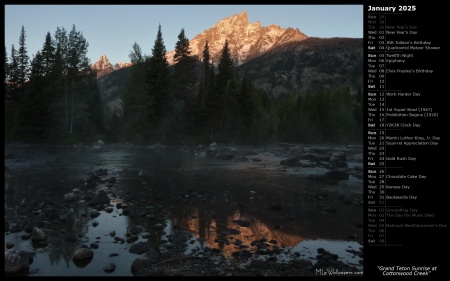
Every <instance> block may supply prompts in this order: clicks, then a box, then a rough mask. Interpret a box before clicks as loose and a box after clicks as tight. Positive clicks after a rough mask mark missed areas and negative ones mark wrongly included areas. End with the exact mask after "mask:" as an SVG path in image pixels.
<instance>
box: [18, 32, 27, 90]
mask: <svg viewBox="0 0 450 281" xmlns="http://www.w3.org/2000/svg"><path fill="white" fill-rule="evenodd" d="M25 38H26V34H25V27H24V26H23V25H22V30H21V32H20V38H19V51H18V52H17V58H18V65H19V71H20V72H19V73H20V80H19V84H20V85H23V84H24V83H25V81H26V80H27V79H28V76H29V73H30V65H29V61H30V58H29V57H28V52H27V46H26V44H25Z"/></svg>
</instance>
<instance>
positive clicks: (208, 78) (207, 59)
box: [197, 40, 214, 111]
mask: <svg viewBox="0 0 450 281" xmlns="http://www.w3.org/2000/svg"><path fill="white" fill-rule="evenodd" d="M200 79H201V80H200V86H199V94H198V101H197V103H198V104H199V106H200V109H201V110H202V111H203V110H204V109H205V106H206V101H207V97H208V93H209V92H210V91H211V90H212V86H213V84H214V66H213V65H212V63H211V56H210V54H209V45H208V40H206V42H205V47H204V48H203V59H202V75H201V78H200Z"/></svg>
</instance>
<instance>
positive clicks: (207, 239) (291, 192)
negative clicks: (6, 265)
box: [5, 148, 363, 276]
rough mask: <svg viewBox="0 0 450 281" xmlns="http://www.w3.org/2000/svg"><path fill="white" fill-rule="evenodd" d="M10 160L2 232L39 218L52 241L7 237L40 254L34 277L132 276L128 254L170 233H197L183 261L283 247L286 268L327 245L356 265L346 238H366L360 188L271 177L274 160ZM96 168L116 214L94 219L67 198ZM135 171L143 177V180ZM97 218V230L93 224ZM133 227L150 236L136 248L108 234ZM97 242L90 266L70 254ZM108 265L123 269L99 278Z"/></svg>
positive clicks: (165, 155) (146, 154) (37, 154)
mask: <svg viewBox="0 0 450 281" xmlns="http://www.w3.org/2000/svg"><path fill="white" fill-rule="evenodd" d="M14 153H15V154H16V155H17V157H16V158H15V159H8V160H5V165H6V166H7V167H8V169H6V170H5V217H8V218H11V219H8V221H7V222H5V227H6V226H8V227H7V228H8V229H9V228H10V227H11V225H12V224H18V223H19V221H20V222H26V223H30V222H31V220H36V221H35V222H36V223H41V224H42V226H43V227H44V228H45V231H46V233H47V235H48V237H49V239H48V241H47V244H46V245H45V246H43V247H36V246H35V245H33V244H32V243H31V241H30V240H22V239H21V235H22V234H23V233H24V232H23V231H22V232H18V233H5V241H14V243H15V248H19V249H22V250H29V251H34V252H35V253H36V257H35V261H34V263H33V264H32V268H30V271H31V270H34V271H35V272H36V273H35V275H42V276H45V275H48V276H51V275H96V276H99V275H108V276H111V275H116V276H129V275H131V272H130V268H131V263H132V261H133V260H134V258H136V257H137V256H136V255H134V254H131V253H129V251H128V250H129V248H130V247H131V245H133V244H135V243H138V242H140V241H147V240H149V241H151V242H152V243H161V240H166V241H165V242H166V243H165V244H166V245H170V244H171V242H170V241H171V239H172V237H171V235H172V233H173V231H172V230H173V229H174V228H180V229H185V230H187V231H188V232H189V233H190V235H191V236H192V237H191V238H189V239H188V241H187V242H188V243H187V248H186V251H185V253H186V254H192V253H195V252H199V249H204V248H205V247H209V248H211V249H218V250H221V253H222V254H223V255H225V256H227V257H230V258H232V256H233V253H234V252H237V251H241V250H243V249H245V250H247V251H251V252H253V253H254V252H257V251H258V250H260V251H273V250H279V255H278V259H279V260H280V261H282V260H286V259H290V258H292V253H294V252H298V253H299V254H300V255H301V256H302V257H305V258H310V259H314V258H315V256H316V255H317V251H316V250H317V248H320V247H322V248H325V249H326V250H328V251H330V252H332V253H336V254H338V255H339V256H340V257H342V258H343V259H345V260H346V261H348V262H351V263H353V264H355V265H357V264H358V262H357V261H358V259H359V257H355V256H354V255H353V256H351V255H350V254H348V252H345V250H346V249H349V248H351V249H358V248H359V244H358V243H356V242H355V241H348V239H346V237H347V236H348V235H349V234H356V235H358V236H359V237H362V229H361V228H359V227H356V226H355V225H357V224H358V223H360V222H361V221H362V215H363V214H362V207H361V205H358V204H355V202H356V201H357V200H359V198H360V197H361V195H362V181H361V182H350V183H348V182H346V183H345V184H344V185H337V186H328V185H324V184H321V183H317V182H310V181H307V180H306V179H305V178H304V177H300V176H299V175H298V174H300V172H299V173H297V174H296V173H295V171H292V172H291V173H288V174H286V173H284V174H283V173H280V172H279V171H278V170H277V169H278V168H274V169H272V170H270V171H269V172H268V171H267V169H268V168H267V167H278V163H279V161H278V160H277V159H272V158H271V157H274V155H276V153H271V154H268V153H266V154H265V155H264V157H260V158H261V159H263V163H262V164H261V163H260V162H256V163H255V164H254V166H252V165H253V163H252V162H250V163H244V164H242V163H241V162H232V161H223V160H222V161H221V160H217V159H212V158H208V157H196V156H195V154H194V153H192V151H189V150H186V149H162V148H158V149H149V148H130V149H123V148H122V149H113V148H110V149H106V150H102V151H96V150H90V149H82V148H77V149H63V148H59V149H43V150H37V149H28V148H23V149H18V150H17V151H15V152H14ZM268 155H269V156H270V157H269V156H268ZM271 159H272V160H271ZM264 161H267V165H266V166H263V164H264V163H265V162H264ZM268 161H272V162H270V163H269V162H268ZM236 167H239V168H236ZM99 168H106V169H108V174H109V175H108V176H106V178H109V177H111V176H114V177H117V183H116V184H114V186H113V187H111V188H109V189H107V191H108V193H109V195H110V197H111V198H112V199H111V206H112V207H114V208H113V209H114V211H113V212H111V213H108V212H105V211H101V215H100V216H98V217H97V218H95V219H92V218H90V217H89V213H90V212H91V211H92V210H93V208H92V207H91V206H88V205H87V204H86V202H83V200H81V199H82V198H78V199H76V200H75V201H74V202H71V203H70V204H64V203H62V201H63V198H64V194H66V193H68V192H70V191H72V190H73V189H74V188H79V187H80V181H83V180H84V179H86V177H87V176H88V175H89V174H90V173H92V172H93V171H94V170H96V169H99ZM260 168H261V169H260ZM139 171H143V172H144V174H141V176H139ZM304 172H305V170H302V173H304ZM117 203H123V204H127V205H128V207H127V210H128V212H129V213H128V214H127V215H124V212H123V211H124V209H122V208H115V206H116V204H117ZM55 206H56V207H55ZM51 208H56V210H54V211H55V212H56V213H57V215H58V216H61V215H65V216H66V217H65V220H64V222H61V223H55V221H52V220H49V221H48V217H47V216H46V215H44V213H46V212H49V211H50V210H51ZM41 213H42V215H40V214H41ZM27 216H28V217H29V219H24V217H27ZM16 218H17V219H16ZM94 220H95V221H97V222H98V223H99V224H98V226H95V227H94V226H93V224H92V223H93V221H94ZM158 223H161V224H163V226H164V228H163V229H162V230H158V229H155V225H156V224H158ZM136 226H139V227H140V228H141V229H142V232H147V233H148V238H143V237H142V235H141V234H139V238H138V240H136V241H135V242H132V243H120V242H118V241H116V240H115V239H114V237H111V236H110V235H109V233H110V231H112V230H114V231H115V232H116V233H117V234H116V236H120V237H122V238H125V239H126V238H127V234H129V233H130V231H131V229H132V228H133V227H136ZM161 234H162V235H161ZM345 240H347V241H345ZM91 243H96V244H98V245H99V247H98V248H97V249H95V250H94V253H95V254H94V258H93V260H92V261H89V262H88V263H85V264H82V265H80V264H73V263H74V262H73V260H72V254H73V251H74V250H75V249H76V248H77V247H79V246H80V245H81V244H86V245H90V244H91ZM264 245H265V246H264ZM280 249H281V250H280ZM334 251H335V252H334ZM111 254H118V255H117V256H113V257H111V256H110V255H111ZM110 261H116V263H117V264H118V266H117V269H116V270H115V271H114V272H113V273H105V272H103V270H102V267H103V266H105V265H106V264H107V263H109V262H110ZM37 269H38V270H37Z"/></svg>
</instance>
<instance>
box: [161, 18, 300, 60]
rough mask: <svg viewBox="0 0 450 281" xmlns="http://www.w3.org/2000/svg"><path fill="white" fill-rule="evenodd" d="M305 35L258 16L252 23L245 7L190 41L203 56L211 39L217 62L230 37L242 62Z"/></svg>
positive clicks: (236, 57)
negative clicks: (206, 43) (267, 23)
mask: <svg viewBox="0 0 450 281" xmlns="http://www.w3.org/2000/svg"><path fill="white" fill-rule="evenodd" d="M306 38H308V37H307V36H306V35H305V34H303V33H302V32H300V30H299V29H298V28H296V29H293V28H290V27H289V28H281V27H280V26H278V25H275V24H272V25H269V26H267V27H263V26H261V22H260V21H259V20H258V21H257V22H255V23H250V21H249V20H248V14H247V12H246V11H243V12H241V13H239V14H234V15H232V16H231V17H228V18H224V19H222V20H220V21H219V22H218V23H216V24H215V25H214V26H213V27H211V28H210V29H208V30H205V31H203V32H202V33H200V34H198V35H196V36H195V37H194V38H193V39H192V40H190V41H189V43H190V47H191V54H192V55H197V56H199V58H202V53H203V48H204V47H205V42H206V41H208V45H209V52H210V56H211V57H212V58H213V61H214V63H215V64H217V63H218V62H219V58H220V53H221V51H222V48H223V45H224V43H225V39H227V40H228V47H229V48H230V52H231V55H232V57H233V59H234V60H235V62H236V64H238V65H239V64H241V63H243V62H245V61H247V60H249V59H251V58H253V57H256V56H258V55H261V54H262V53H265V52H266V51H268V50H269V49H271V48H273V47H275V46H278V45H280V44H284V43H287V42H291V41H301V40H304V39H306ZM174 54H175V51H172V52H169V53H167V60H168V61H169V63H170V64H172V63H173V56H174Z"/></svg>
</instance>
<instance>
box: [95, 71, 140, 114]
mask: <svg viewBox="0 0 450 281" xmlns="http://www.w3.org/2000/svg"><path fill="white" fill-rule="evenodd" d="M131 68H132V66H131V67H125V68H121V69H118V70H115V71H112V72H110V73H108V74H105V75H103V76H101V77H100V78H98V80H97V81H98V82H97V83H98V87H99V90H100V95H101V97H102V100H103V101H104V103H105V104H107V105H108V107H109V108H110V109H111V112H113V111H114V110H115V109H120V108H121V107H122V106H121V100H120V95H121V93H122V91H123V88H124V87H125V85H126V82H127V80H128V78H129V77H130V73H131Z"/></svg>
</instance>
